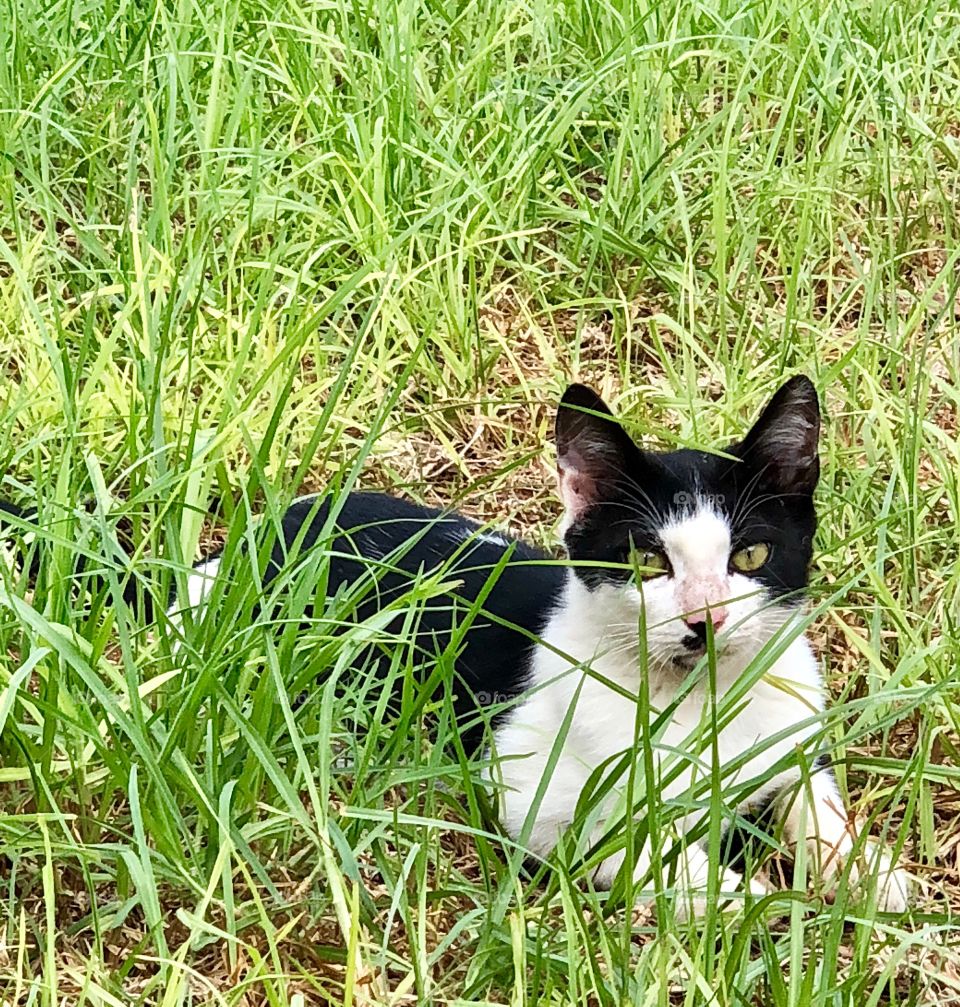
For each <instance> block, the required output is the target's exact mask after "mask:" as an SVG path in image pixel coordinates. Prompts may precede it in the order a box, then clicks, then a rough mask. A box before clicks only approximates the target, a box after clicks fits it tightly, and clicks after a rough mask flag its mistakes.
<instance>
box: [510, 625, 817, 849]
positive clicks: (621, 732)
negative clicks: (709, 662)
mask: <svg viewBox="0 0 960 1007" xmlns="http://www.w3.org/2000/svg"><path fill="white" fill-rule="evenodd" d="M552 629H553V633H551V632H550V627H548V632H547V634H546V636H548V637H552V638H551V640H550V642H551V644H552V645H553V647H555V648H556V649H557V650H560V651H562V654H558V653H556V651H555V650H552V649H548V648H539V649H538V652H537V654H536V655H535V658H534V662H533V678H534V683H535V684H534V687H533V688H532V690H531V692H530V693H529V695H528V697H527V698H526V700H525V701H524V702H523V703H522V704H521V705H519V706H518V708H517V710H516V711H515V712H514V713H513V715H512V716H511V717H510V719H509V720H508V721H507V722H506V723H504V724H502V725H501V726H500V727H499V728H498V730H497V734H496V748H497V756H498V759H499V764H498V768H499V772H500V774H501V776H502V783H503V786H504V790H503V796H502V800H501V816H502V819H503V822H504V825H505V827H506V828H507V830H508V831H509V832H510V833H511V834H512V835H514V836H520V835H522V833H523V831H524V823H525V822H526V821H527V820H528V817H529V818H530V821H531V823H532V824H531V825H528V838H527V845H528V846H529V848H530V849H532V850H533V851H534V852H537V853H546V852H547V851H548V850H549V849H550V848H552V846H553V845H554V844H555V842H556V840H557V835H558V832H559V831H561V830H562V829H563V828H564V827H566V825H568V824H569V822H570V821H571V820H572V818H573V815H574V811H575V808H576V805H577V801H578V799H579V797H580V794H581V792H582V791H583V788H584V786H585V784H586V783H587V781H588V779H589V778H590V776H591V774H592V773H593V772H594V770H595V769H596V768H597V767H598V766H600V765H601V764H604V763H607V764H608V765H609V766H610V767H612V766H613V765H614V764H615V763H616V761H617V760H618V759H619V758H621V757H622V756H623V754H624V753H625V752H629V751H631V750H632V751H633V752H638V751H639V746H638V745H637V739H638V738H639V737H641V736H642V735H641V732H640V725H641V716H640V712H639V707H638V703H637V700H636V694H637V692H638V691H639V674H640V672H639V668H638V662H637V659H636V654H635V653H633V654H628V653H625V652H617V651H616V649H614V650H613V652H611V653H608V654H606V655H604V654H602V653H600V654H589V653H587V648H588V646H589V643H588V640H587V637H586V632H585V631H581V632H579V633H578V631H576V630H573V631H570V630H569V629H565V628H564V626H563V624H562V622H561V621H560V620H557V621H556V622H555V623H554V624H553V627H552ZM593 646H594V647H596V642H594V644H593ZM571 657H574V658H577V659H578V660H580V661H582V662H583V664H584V666H587V667H580V668H578V667H576V665H572V664H571V661H570V660H569V658H571ZM741 670H742V669H738V668H732V667H731V665H730V663H729V662H728V663H727V664H726V666H724V665H723V664H721V666H720V667H719V668H718V674H719V676H720V680H719V682H718V693H719V695H718V697H717V700H716V702H715V703H714V704H713V708H714V711H715V713H714V712H712V710H711V701H710V699H709V696H710V692H709V689H708V688H707V687H706V683H705V682H704V684H703V685H700V686H698V687H697V688H695V689H694V690H693V691H692V692H691V693H690V694H689V695H687V696H686V697H685V698H684V699H683V700H682V701H681V702H680V703H679V704H677V705H676V706H675V707H674V709H673V710H672V712H671V713H670V714H669V719H668V720H667V721H666V723H665V724H664V725H662V727H661V730H660V731H659V733H657V735H656V737H654V738H651V745H652V754H653V761H654V766H655V773H656V774H657V777H658V778H657V779H655V780H652V781H646V784H647V786H648V787H649V789H650V790H656V792H657V793H658V794H659V795H660V797H661V798H666V799H669V798H670V797H674V796H676V795H678V794H682V793H684V792H685V791H687V790H688V789H689V788H690V786H691V784H694V785H696V784H697V783H698V782H699V783H700V784H705V785H708V783H709V779H710V771H711V766H712V763H713V750H714V746H715V748H716V754H717V756H718V762H719V765H720V766H721V771H722V776H723V785H724V789H726V787H727V785H728V784H731V783H744V782H746V781H748V780H751V779H753V778H755V777H757V776H760V775H762V774H764V773H766V772H767V771H768V770H769V768H770V767H771V766H772V765H774V764H775V763H776V762H777V761H779V760H780V759H781V758H783V756H785V755H787V754H788V753H789V752H791V751H792V750H793V749H794V748H795V747H796V746H797V745H798V744H800V743H802V742H803V741H804V739H805V738H806V737H807V736H808V734H809V733H810V731H811V729H810V728H808V727H806V726H805V725H804V722H805V721H806V720H808V719H809V718H811V717H812V716H813V715H814V713H815V711H816V710H818V709H820V708H821V707H822V696H821V690H820V681H819V673H818V669H817V665H816V661H815V659H814V657H813V654H812V651H811V649H810V646H809V644H808V643H807V641H806V640H805V639H804V638H803V637H798V638H797V639H796V640H794V641H793V643H792V644H791V645H790V646H789V647H788V649H787V650H786V652H785V653H784V654H783V655H782V656H781V657H780V658H779V660H777V661H776V662H775V663H774V664H773V666H772V667H771V668H770V669H769V671H768V672H767V673H766V674H765V676H764V677H763V678H761V679H760V680H759V681H757V682H756V683H754V684H753V685H752V687H751V688H750V689H749V690H747V691H746V692H745V693H744V695H743V696H742V697H740V698H739V699H737V700H735V701H734V702H732V703H731V702H730V701H729V700H725V699H724V698H723V695H724V694H727V695H729V692H728V690H734V691H736V689H737V682H738V672H739V671H741ZM748 673H749V672H748ZM704 674H705V673H704ZM680 677H681V676H675V675H672V674H663V673H661V674H660V675H659V676H658V675H657V673H656V671H654V670H653V669H651V671H650V716H651V718H656V716H657V714H658V713H659V712H661V711H664V710H666V709H668V708H669V707H670V706H671V704H672V703H673V702H674V700H675V697H676V696H677V689H678V687H679V683H680ZM714 715H715V718H716V719H714ZM715 724H716V726H717V730H714V725H715ZM734 767H735V768H734ZM782 783H783V778H782V776H778V777H777V778H776V779H775V780H773V781H768V782H767V783H766V785H765V786H764V788H763V790H764V792H765V793H766V792H768V791H772V790H773V789H775V787H776V785H782ZM540 791H542V796H541V797H540V801H539V807H536V802H537V794H538V792H540ZM608 801H610V802H613V801H615V797H613V796H612V795H611V797H610V798H608ZM742 803H743V804H748V803H749V801H748V800H744V801H743V802H742ZM531 807H536V810H535V814H534V815H531V814H530V811H531ZM534 819H535V821H534Z"/></svg>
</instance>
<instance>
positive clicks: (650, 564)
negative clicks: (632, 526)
mask: <svg viewBox="0 0 960 1007" xmlns="http://www.w3.org/2000/svg"><path fill="white" fill-rule="evenodd" d="M631 559H632V562H633V563H634V564H636V566H637V567H638V568H639V570H640V576H641V577H644V578H646V577H659V576H660V575H661V574H663V573H666V572H667V570H669V569H670V564H669V563H668V562H667V557H666V556H664V555H663V553H662V552H653V551H652V550H651V551H648V552H640V550H637V551H636V552H635V553H634V554H633V556H632V557H631Z"/></svg>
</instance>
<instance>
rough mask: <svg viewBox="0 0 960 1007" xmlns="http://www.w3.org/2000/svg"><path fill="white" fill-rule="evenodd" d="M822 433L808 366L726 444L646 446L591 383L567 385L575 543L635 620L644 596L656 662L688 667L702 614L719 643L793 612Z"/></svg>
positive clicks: (754, 633)
mask: <svg viewBox="0 0 960 1007" xmlns="http://www.w3.org/2000/svg"><path fill="white" fill-rule="evenodd" d="M819 433H820V407H819V403H818V400H817V393H816V390H815V389H814V387H813V385H812V383H811V382H810V381H809V380H808V379H807V378H805V377H802V376H798V377H794V378H791V379H790V380H789V381H788V382H787V383H786V384H785V385H783V387H781V388H780V390H779V391H778V392H777V393H776V394H775V395H774V396H773V398H772V399H771V401H770V402H769V404H768V405H767V407H766V408H765V409H764V411H763V413H762V414H761V415H760V418H759V419H758V420H757V422H756V423H755V424H754V425H753V427H752V428H751V429H750V430H749V432H748V433H747V434H746V436H745V437H744V438H743V439H742V440H740V441H738V442H737V443H736V444H733V445H730V446H727V447H726V448H724V449H723V454H712V453H708V452H706V451H696V450H689V449H684V450H680V451H671V452H666V453H660V452H652V451H645V450H643V449H641V448H640V447H638V446H637V445H636V444H635V443H634V441H633V440H632V439H631V438H630V437H629V436H628V434H627V433H626V431H625V430H624V429H623V427H622V426H621V425H620V424H619V423H618V422H617V421H616V420H615V419H614V417H613V415H612V413H611V412H610V409H609V408H608V407H607V405H606V404H605V403H604V402H603V400H602V399H601V398H600V397H599V396H598V395H597V394H596V393H595V392H594V391H592V390H591V389H589V388H587V387H585V386H584V385H572V386H571V387H570V388H568V389H567V391H566V392H565V394H564V396H563V399H562V400H561V403H560V409H559V411H558V414H557V453H558V459H557V460H558V471H559V479H560V494H561V496H562V498H563V503H564V507H565V511H566V513H565V517H564V523H563V529H564V539H565V542H566V546H567V550H568V552H569V554H570V558H571V559H572V560H574V561H575V564H576V566H575V571H576V576H577V577H578V578H580V581H581V582H582V583H583V584H584V585H585V586H586V587H587V588H588V589H589V590H590V591H591V592H593V593H595V594H596V595H598V596H599V595H600V593H601V592H603V595H602V596H603V597H604V598H606V599H608V600H609V608H610V611H611V612H616V613H619V614H620V615H622V616H623V617H624V621H625V622H629V620H630V619H631V618H639V613H640V609H641V607H642V608H643V610H644V617H645V624H646V633H647V649H648V653H649V657H650V660H651V661H652V662H653V663H657V664H666V665H671V664H672V665H675V666H677V667H680V668H689V667H691V666H692V665H693V663H695V661H696V660H697V659H698V658H699V657H700V656H702V654H703V653H704V649H705V642H706V639H707V625H706V623H707V619H710V620H711V621H712V625H713V629H714V632H715V639H716V646H717V649H718V651H719V652H720V653H721V654H722V653H724V652H730V651H740V652H749V651H754V650H756V649H758V648H759V647H760V646H761V645H762V644H763V643H764V642H765V641H766V640H767V639H769V638H770V637H771V636H772V635H773V634H774V633H775V632H776V631H777V630H778V629H779V628H780V627H781V626H782V625H783V624H784V622H785V621H786V620H787V618H788V617H789V615H790V613H791V612H792V611H793V609H794V607H795V606H796V605H797V603H798V602H799V601H800V600H801V597H802V593H803V589H804V588H805V587H806V584H807V569H808V566H809V563H810V557H811V553H812V546H813V534H814V530H815V528H816V514H815V511H814V505H813V491H814V489H815V487H816V484H817V479H818V477H819V474H820V462H819V458H818V454H817V441H818V438H819ZM593 564H598V565H593ZM602 564H619V566H614V567H611V566H606V565H602ZM637 567H642V568H643V570H642V571H641V572H640V574H639V575H638V573H637ZM624 628H625V629H626V628H627V627H624Z"/></svg>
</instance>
